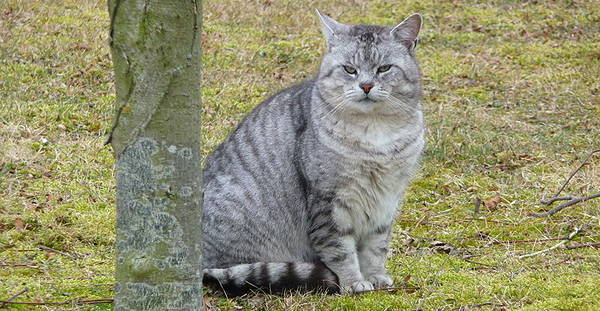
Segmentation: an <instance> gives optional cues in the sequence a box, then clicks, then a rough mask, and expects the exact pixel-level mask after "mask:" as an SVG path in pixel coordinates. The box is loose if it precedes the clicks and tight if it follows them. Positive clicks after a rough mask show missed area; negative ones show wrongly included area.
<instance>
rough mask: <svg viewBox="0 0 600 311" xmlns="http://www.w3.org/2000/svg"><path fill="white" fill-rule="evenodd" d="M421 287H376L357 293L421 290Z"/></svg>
mask: <svg viewBox="0 0 600 311" xmlns="http://www.w3.org/2000/svg"><path fill="white" fill-rule="evenodd" d="M419 289H420V288H419V287H414V286H399V287H382V288H376V289H370V290H366V291H362V292H358V293H356V294H357V295H361V294H366V293H372V292H381V291H386V292H396V291H399V290H419Z"/></svg>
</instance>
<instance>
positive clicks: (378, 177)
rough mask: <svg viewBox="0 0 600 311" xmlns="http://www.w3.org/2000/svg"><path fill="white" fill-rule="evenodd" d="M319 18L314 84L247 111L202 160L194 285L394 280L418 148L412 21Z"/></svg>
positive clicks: (345, 287)
mask: <svg viewBox="0 0 600 311" xmlns="http://www.w3.org/2000/svg"><path fill="white" fill-rule="evenodd" d="M319 17H320V19H321V26H322V31H323V34H324V36H325V38H326V39H327V46H328V50H327V52H326V54H325V56H324V58H323V60H322V64H321V67H320V70H319V73H318V74H317V75H316V77H315V78H314V79H313V80H310V81H308V82H304V83H302V84H300V85H296V86H293V87H291V88H288V89H285V90H283V91H281V92H279V93H277V94H275V95H273V96H272V97H271V98H269V99H268V100H267V101H265V102H263V103H262V104H260V105H259V106H258V107H256V109H254V111H253V112H252V113H250V115H248V116H247V117H246V118H245V119H244V120H243V121H242V122H241V123H240V124H239V126H238V127H237V128H236V129H235V131H234V132H233V133H232V134H231V136H230V137H229V138H228V139H227V140H226V141H225V142H224V143H223V144H222V145H220V146H219V147H218V148H217V150H216V151H215V152H214V153H213V154H212V155H211V156H210V157H209V158H208V160H207V167H206V169H205V171H204V189H205V190H204V191H205V192H204V218H203V231H204V259H203V263H204V268H205V269H204V273H205V276H204V282H205V283H206V284H207V285H209V286H210V285H212V286H215V287H216V288H219V289H222V290H224V291H225V292H226V293H228V294H230V295H238V294H242V293H244V292H246V291H248V290H252V289H260V290H266V291H270V292H281V291H284V290H287V289H295V288H307V289H315V288H322V289H326V290H330V291H334V292H336V291H337V292H342V293H357V292H362V291H368V290H372V289H374V288H379V287H386V286H390V285H392V283H393V281H392V279H391V278H390V276H389V275H388V273H387V272H386V269H385V267H384V265H385V262H386V254H387V251H388V244H389V236H390V229H391V226H392V221H393V219H394V216H395V214H396V211H397V209H398V205H399V202H400V201H401V199H402V196H403V193H404V191H405V189H406V187H407V185H408V183H409V181H410V179H411V176H412V175H413V174H414V173H415V171H416V170H417V168H418V165H419V159H420V157H421V153H422V149H423V145H424V138H423V136H424V125H423V115H422V112H421V106H420V98H421V85H420V74H419V67H418V64H417V60H416V59H415V50H414V49H415V46H416V41H417V35H418V33H419V30H420V28H421V16H420V15H418V14H414V15H412V16H410V17H408V18H407V19H406V20H404V21H403V22H402V23H400V24H399V25H397V26H395V27H382V26H372V25H347V24H342V23H339V22H337V21H335V20H333V19H332V18H330V17H328V16H326V15H323V14H321V13H319Z"/></svg>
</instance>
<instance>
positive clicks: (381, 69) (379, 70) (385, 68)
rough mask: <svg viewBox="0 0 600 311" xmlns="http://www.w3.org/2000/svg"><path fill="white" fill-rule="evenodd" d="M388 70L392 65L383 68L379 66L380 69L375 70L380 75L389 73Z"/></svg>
mask: <svg viewBox="0 0 600 311" xmlns="http://www.w3.org/2000/svg"><path fill="white" fill-rule="evenodd" d="M390 69H392V65H385V66H381V67H379V68H377V72H378V73H382V72H386V71H389V70H390Z"/></svg>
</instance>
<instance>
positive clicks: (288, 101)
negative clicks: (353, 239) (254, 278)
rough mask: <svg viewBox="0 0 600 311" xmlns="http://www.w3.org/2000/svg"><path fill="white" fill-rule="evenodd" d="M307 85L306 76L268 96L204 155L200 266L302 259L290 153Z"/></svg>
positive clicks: (300, 211) (301, 201)
mask: <svg viewBox="0 0 600 311" xmlns="http://www.w3.org/2000/svg"><path fill="white" fill-rule="evenodd" d="M312 87H313V83H312V81H308V82H305V83H302V84H299V85H295V86H292V87H290V88H287V89H284V90H282V91H281V92H279V93H277V94H275V95H273V96H271V97H270V98H269V99H267V100H266V101H264V102H263V103H261V104H260V105H259V106H257V107H256V108H255V109H254V110H253V111H252V112H251V113H250V114H249V115H248V116H246V118H244V120H242V121H241V122H240V124H239V125H238V127H237V128H236V129H235V130H234V131H233V132H232V133H231V135H230V136H229V138H228V139H227V140H226V141H225V142H224V143H223V144H221V145H220V146H219V147H218V148H217V150H216V151H215V152H214V153H213V154H212V155H211V156H210V157H209V158H208V159H207V163H206V168H205V170H204V180H203V182H204V218H203V223H204V228H205V230H204V234H205V236H206V237H207V238H206V239H205V241H208V242H205V250H206V252H205V253H206V254H207V255H206V258H205V260H206V262H205V264H206V265H207V266H217V265H224V266H227V265H229V264H235V263H244V262H246V263H249V262H254V261H265V260H266V261H269V260H273V261H286V260H287V261H294V260H297V259H298V258H308V257H310V254H308V253H307V251H308V250H309V246H308V243H309V242H308V240H307V237H306V234H303V232H304V233H305V232H306V224H305V223H304V222H303V221H302V220H303V219H306V215H305V209H304V206H305V204H306V203H305V197H304V195H303V192H302V187H301V183H302V181H301V176H300V175H299V174H298V166H297V161H296V159H298V157H297V156H295V154H296V153H297V152H298V144H297V142H298V141H299V140H298V137H300V136H301V135H302V132H303V128H304V127H305V124H306V119H307V116H306V113H307V112H308V111H309V109H308V106H309V105H310V94H311V90H312Z"/></svg>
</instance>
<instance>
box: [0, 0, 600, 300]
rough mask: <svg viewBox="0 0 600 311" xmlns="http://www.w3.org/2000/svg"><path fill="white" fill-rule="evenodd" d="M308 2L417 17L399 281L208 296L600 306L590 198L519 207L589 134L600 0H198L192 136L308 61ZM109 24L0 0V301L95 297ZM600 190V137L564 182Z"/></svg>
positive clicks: (103, 263) (106, 266)
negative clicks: (420, 133)
mask: <svg viewBox="0 0 600 311" xmlns="http://www.w3.org/2000/svg"><path fill="white" fill-rule="evenodd" d="M315 8H319V9H320V10H321V11H323V12H325V13H328V14H331V15H332V16H333V17H335V18H338V19H339V20H340V21H342V22H347V23H374V24H382V25H394V24H395V23H398V22H400V21H401V20H402V19H404V17H406V16H408V14H410V13H412V12H419V13H421V14H423V16H424V18H425V24H424V28H423V31H422V34H421V42H420V45H419V48H418V53H417V54H418V57H419V59H420V61H421V67H422V72H423V77H424V81H423V84H424V103H423V104H424V108H425V113H426V119H427V123H428V134H427V150H426V152H425V156H424V160H423V165H422V166H423V167H422V170H421V172H420V174H419V175H418V177H417V178H416V180H415V182H414V183H413V184H412V186H411V188H410V189H409V192H408V193H407V200H406V202H405V204H404V205H403V208H402V212H401V213H400V214H399V215H398V218H397V222H396V225H395V226H394V231H393V241H392V247H391V251H390V259H389V262H388V269H389V270H390V272H391V274H392V276H393V278H394V279H395V281H396V284H397V285H398V286H401V285H404V286H409V287H414V289H400V290H396V291H393V292H384V291H378V292H371V293H367V294H363V295H358V296H336V295H332V296H325V295H318V294H315V295H308V294H299V293H297V294H288V295H285V296H269V295H263V294H256V295H251V296H247V297H242V298H239V299H225V298H220V297H217V296H214V295H213V296H210V297H207V298H206V299H205V301H206V302H207V304H208V305H210V306H211V310H217V309H220V310H246V309H248V310H475V309H477V310H600V291H599V290H598V288H599V287H600V249H599V248H594V247H579V248H568V247H566V246H578V245H587V244H590V243H599V242H600V198H597V199H595V200H590V201H587V202H582V203H579V204H576V205H573V206H571V207H568V208H566V209H564V210H562V211H560V212H558V213H556V214H554V215H552V216H550V217H542V218H537V217H531V216H529V215H528V213H529V212H540V211H544V210H547V209H548V207H547V206H545V205H543V204H541V203H540V202H539V201H540V199H543V198H550V197H552V196H553V195H554V194H555V192H556V191H557V190H558V189H559V188H560V187H561V185H562V184H563V183H564V181H565V179H566V178H567V177H568V176H569V174H570V172H572V171H573V170H574V169H575V168H577V167H578V166H579V165H580V164H581V163H582V161H583V160H584V158H585V157H586V156H587V155H588V154H589V153H590V152H591V151H592V150H595V149H600V79H599V76H600V2H599V1H595V0H553V1H516V0H515V1H512V0H508V1H470V0H459V1H439V0H438V1H435V0H421V1H410V2H409V1H382V0H375V1H353V0H347V1H342V0H326V1H318V2H317V1H290V0H285V1H271V0H256V1H239V0H238V1H234V0H224V1H216V0H214V1H206V2H205V3H204V21H203V35H202V39H203V49H204V50H203V56H202V62H203V68H204V69H203V89H202V101H203V105H204V112H203V129H204V130H203V133H202V135H203V136H202V137H203V146H202V153H203V155H206V154H208V153H209V152H210V151H211V150H213V149H214V148H215V147H216V146H217V144H219V142H221V141H222V140H223V139H224V138H225V137H226V136H227V134H228V133H229V132H230V131H231V130H232V129H233V127H234V126H235V124H236V123H237V122H238V121H239V120H240V119H241V118H242V117H243V116H244V115H245V114H247V113H248V112H249V111H251V110H252V108H253V107H254V106H256V105H257V104H259V103H260V102H261V100H263V99H264V98H265V97H267V96H268V95H269V94H271V93H273V92H275V91H277V90H279V89H281V88H284V87H286V86H288V85H291V84H293V83H296V82H298V81H300V80H303V79H307V78H310V77H311V75H312V74H313V73H314V72H315V71H316V69H317V66H318V63H319V58H320V55H321V54H322V52H323V51H324V49H325V44H324V42H323V39H322V38H321V35H320V33H319V26H318V19H317V17H316V16H315V13H314V9H315ZM108 24H109V22H108V12H107V5H106V3H105V1H95V0H79V1H75V0H65V1H55V0H44V1H40V0H2V1H0V300H1V299H7V298H9V297H11V296H13V295H15V294H17V293H19V292H21V291H23V290H25V289H27V290H26V291H25V292H23V293H22V294H21V295H20V296H18V297H17V298H15V300H14V301H17V302H19V301H20V302H70V304H67V305H60V306H57V305H54V306H52V305H49V306H45V308H47V309H51V310H54V309H68V310H107V309H110V308H111V305H110V304H91V305H77V304H74V303H72V302H74V301H78V300H91V299H100V298H111V297H112V286H113V283H114V277H113V272H114V264H113V259H114V249H113V244H114V242H115V241H114V232H115V230H114V224H115V222H114V217H115V202H114V196H115V188H114V187H115V184H114V171H113V165H114V160H113V157H112V153H111V150H110V147H109V146H104V140H105V137H106V134H107V131H108V129H109V128H110V124H111V120H112V114H113V110H112V105H113V103H114V86H113V81H112V79H113V73H112V62H111V59H110V53H109V48H108V44H107V35H108V31H107V29H108ZM598 192H600V153H598V154H595V156H593V157H592V158H590V160H589V163H588V164H587V165H585V166H584V167H583V168H582V169H581V170H580V171H579V172H578V173H577V174H576V175H575V177H574V178H573V179H572V180H571V182H570V183H569V185H568V186H567V187H566V189H565V190H564V191H563V193H562V194H561V195H571V196H585V195H590V194H593V193H598ZM477 202H479V204H477ZM574 232H576V233H577V234H576V235H575V236H574V237H573V238H572V239H571V240H570V241H566V240H564V239H565V237H567V236H569V235H573V233H574ZM561 239H562V240H561ZM565 242H566V243H565ZM558 243H564V245H561V246H559V247H557V248H555V249H552V250H550V251H548V252H543V253H538V254H534V253H536V252H537V251H541V250H545V249H549V248H551V247H553V246H554V245H556V244H558ZM40 246H42V248H40ZM44 247H45V248H44ZM528 254H534V255H532V256H525V257H522V256H523V255H528ZM6 307H8V308H9V309H10V308H15V309H16V310H28V309H30V308H31V307H28V306H24V305H10V306H6ZM39 308H42V307H39Z"/></svg>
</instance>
